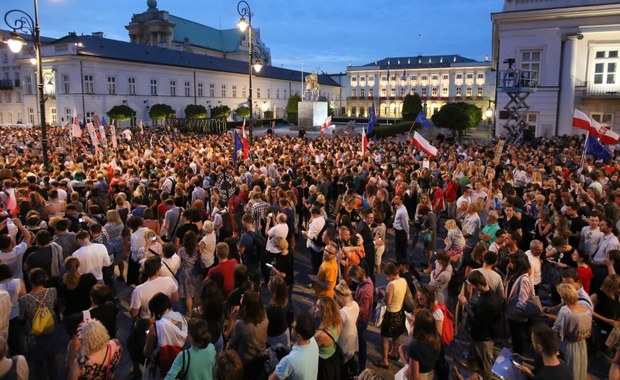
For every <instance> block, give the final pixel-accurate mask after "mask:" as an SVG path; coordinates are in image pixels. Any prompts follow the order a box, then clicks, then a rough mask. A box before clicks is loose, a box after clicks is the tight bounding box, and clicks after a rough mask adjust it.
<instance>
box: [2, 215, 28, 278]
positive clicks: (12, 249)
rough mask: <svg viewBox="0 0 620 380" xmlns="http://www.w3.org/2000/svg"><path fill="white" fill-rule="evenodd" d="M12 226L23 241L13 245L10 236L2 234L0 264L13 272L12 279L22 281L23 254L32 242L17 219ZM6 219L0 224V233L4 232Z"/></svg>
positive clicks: (6, 224)
mask: <svg viewBox="0 0 620 380" xmlns="http://www.w3.org/2000/svg"><path fill="white" fill-rule="evenodd" d="M13 224H14V225H15V226H16V227H17V229H18V230H19V231H20V232H21V234H22V236H23V241H22V242H21V243H19V244H15V239H14V238H12V237H11V235H9V234H6V233H3V234H2V235H0V262H1V263H3V264H6V265H8V266H9V267H10V268H11V270H12V271H13V278H18V279H20V280H23V279H24V271H23V270H22V264H23V261H24V260H23V258H24V253H26V250H27V249H28V247H30V244H31V242H32V234H31V233H30V231H28V230H27V229H26V228H25V227H24V226H23V224H22V223H21V221H20V220H19V219H15V221H14V222H13ZM7 226H8V219H5V220H3V221H2V222H0V231H6V230H7Z"/></svg>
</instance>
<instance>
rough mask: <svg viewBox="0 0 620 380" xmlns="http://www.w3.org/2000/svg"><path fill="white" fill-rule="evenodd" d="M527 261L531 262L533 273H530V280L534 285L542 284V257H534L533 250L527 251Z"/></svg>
mask: <svg viewBox="0 0 620 380" xmlns="http://www.w3.org/2000/svg"><path fill="white" fill-rule="evenodd" d="M525 255H526V256H527V259H528V260H529V261H530V267H531V268H532V271H531V272H530V279H531V280H532V285H534V286H536V285H538V284H540V283H541V282H542V271H541V265H542V261H541V258H540V256H534V255H533V254H532V251H531V250H529V249H528V250H527V252H525Z"/></svg>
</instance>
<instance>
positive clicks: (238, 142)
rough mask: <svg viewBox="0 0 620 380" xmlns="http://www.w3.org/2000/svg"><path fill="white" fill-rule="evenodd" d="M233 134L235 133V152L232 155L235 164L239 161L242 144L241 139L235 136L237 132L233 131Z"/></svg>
mask: <svg viewBox="0 0 620 380" xmlns="http://www.w3.org/2000/svg"><path fill="white" fill-rule="evenodd" d="M234 133H235V150H234V153H233V162H234V163H235V164H236V163H237V160H238V159H239V158H238V157H239V151H243V143H242V142H241V138H240V137H239V135H238V134H237V131H235V132H234Z"/></svg>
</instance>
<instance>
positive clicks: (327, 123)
mask: <svg viewBox="0 0 620 380" xmlns="http://www.w3.org/2000/svg"><path fill="white" fill-rule="evenodd" d="M331 125H332V117H331V116H328V117H327V118H326V119H325V122H324V123H323V124H322V125H321V134H322V135H324V134H325V132H326V131H327V128H328V127H330V126H331Z"/></svg>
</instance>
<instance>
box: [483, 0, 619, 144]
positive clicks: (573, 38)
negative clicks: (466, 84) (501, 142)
mask: <svg viewBox="0 0 620 380" xmlns="http://www.w3.org/2000/svg"><path fill="white" fill-rule="evenodd" d="M491 19H492V21H493V41H494V42H493V68H494V69H496V70H497V74H498V76H501V75H502V73H503V72H505V70H507V69H508V62H511V63H512V62H514V63H512V64H513V65H514V67H515V68H516V69H517V70H524V71H528V72H530V73H531V79H533V80H535V81H536V82H537V86H536V89H535V91H533V92H532V93H531V94H529V96H527V97H526V99H525V102H526V103H527V106H528V107H529V110H528V111H527V115H526V118H527V122H528V124H529V125H530V126H531V127H532V128H533V129H534V131H535V134H536V135H537V136H553V135H564V134H569V135H570V134H577V133H580V132H581V131H580V130H578V129H575V128H573V127H572V118H573V110H574V108H578V109H580V110H582V111H584V112H585V113H586V114H588V115H589V116H590V117H591V118H593V119H595V120H597V121H599V122H601V123H603V124H606V125H608V126H609V127H610V128H611V129H613V130H615V131H620V81H619V78H618V74H619V67H620V4H619V3H618V2H617V1H615V0H535V1H534V0H506V1H505V2H504V7H503V9H502V12H499V13H494V14H492V15H491ZM497 87H498V91H497V96H496V98H497V106H496V109H497V110H498V111H499V112H496V113H495V122H496V125H497V128H496V133H497V134H498V135H501V134H504V133H505V130H504V128H502V126H503V125H505V124H506V123H507V122H508V118H509V116H510V113H509V112H507V111H506V112H502V111H503V110H504V109H505V108H506V107H510V106H511V99H510V97H509V96H508V95H507V94H506V93H505V92H502V91H501V85H500V82H499V80H498V86H497ZM512 105H514V104H512Z"/></svg>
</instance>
